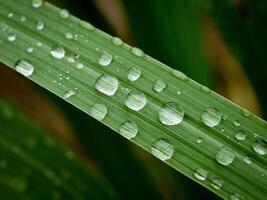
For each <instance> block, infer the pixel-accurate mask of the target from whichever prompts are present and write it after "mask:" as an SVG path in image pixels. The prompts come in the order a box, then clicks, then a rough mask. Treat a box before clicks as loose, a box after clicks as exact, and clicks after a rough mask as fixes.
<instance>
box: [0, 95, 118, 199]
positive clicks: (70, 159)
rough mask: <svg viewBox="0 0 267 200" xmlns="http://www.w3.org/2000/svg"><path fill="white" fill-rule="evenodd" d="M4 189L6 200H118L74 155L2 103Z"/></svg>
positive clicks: (0, 149)
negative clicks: (90, 199) (89, 199)
mask: <svg viewBox="0 0 267 200" xmlns="http://www.w3.org/2000/svg"><path fill="white" fill-rule="evenodd" d="M0 121H1V123H0V133H1V134H0V171H1V174H0V188H1V189H2V188H6V189H5V190H4V191H2V192H1V196H2V197H5V199H88V198H92V199H116V198H115V194H112V188H111V187H110V186H109V185H107V184H106V183H104V182H103V181H100V180H98V179H96V177H94V176H92V175H91V174H89V173H88V171H87V170H86V169H85V167H84V166H83V165H82V164H81V163H80V162H79V161H78V160H77V159H76V158H75V156H74V154H73V153H72V152H71V151H70V150H67V149H66V148H64V147H62V145H59V144H57V142H56V141H54V140H53V139H52V138H51V137H49V136H48V135H46V134H45V133H43V132H42V131H41V130H40V128H39V127H37V126H36V125H34V124H33V123H32V122H31V121H30V120H29V119H27V118H25V117H24V116H23V115H21V114H19V113H18V112H16V111H15V109H14V108H12V107H11V106H10V105H8V104H7V103H5V102H4V101H2V100H0Z"/></svg>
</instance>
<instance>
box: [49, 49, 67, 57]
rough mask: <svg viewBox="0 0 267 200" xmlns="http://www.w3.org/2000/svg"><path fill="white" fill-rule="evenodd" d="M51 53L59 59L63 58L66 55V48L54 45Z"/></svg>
mask: <svg viewBox="0 0 267 200" xmlns="http://www.w3.org/2000/svg"><path fill="white" fill-rule="evenodd" d="M50 54H51V55H52V56H53V57H54V58H57V59H62V58H64V56H65V49H64V48H63V47H62V46H53V47H52V48H51V50H50Z"/></svg>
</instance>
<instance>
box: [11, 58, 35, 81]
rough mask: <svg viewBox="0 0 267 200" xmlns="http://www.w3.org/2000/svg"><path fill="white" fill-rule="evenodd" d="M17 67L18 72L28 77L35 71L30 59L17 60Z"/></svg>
mask: <svg viewBox="0 0 267 200" xmlns="http://www.w3.org/2000/svg"><path fill="white" fill-rule="evenodd" d="M15 69H16V71H17V72H18V73H20V74H22V75H23V76H26V77H28V76H31V75H32V74H33V72H34V67H33V65H32V64H31V63H30V62H29V61H27V60H23V59H21V60H19V61H17V62H16V64H15Z"/></svg>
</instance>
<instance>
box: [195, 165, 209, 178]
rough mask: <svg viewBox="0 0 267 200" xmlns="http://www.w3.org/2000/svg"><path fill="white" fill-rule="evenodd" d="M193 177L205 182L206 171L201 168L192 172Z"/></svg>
mask: <svg viewBox="0 0 267 200" xmlns="http://www.w3.org/2000/svg"><path fill="white" fill-rule="evenodd" d="M194 177H195V178H196V179H198V180H200V181H205V180H206V179H207V177H208V171H207V170H205V169H203V168H199V169H197V170H196V171H195V172H194Z"/></svg>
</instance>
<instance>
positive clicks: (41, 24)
mask: <svg viewBox="0 0 267 200" xmlns="http://www.w3.org/2000/svg"><path fill="white" fill-rule="evenodd" d="M44 27H45V23H44V22H43V21H38V22H37V23H36V25H35V28H36V29H37V30H39V31H41V30H43V29H44Z"/></svg>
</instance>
